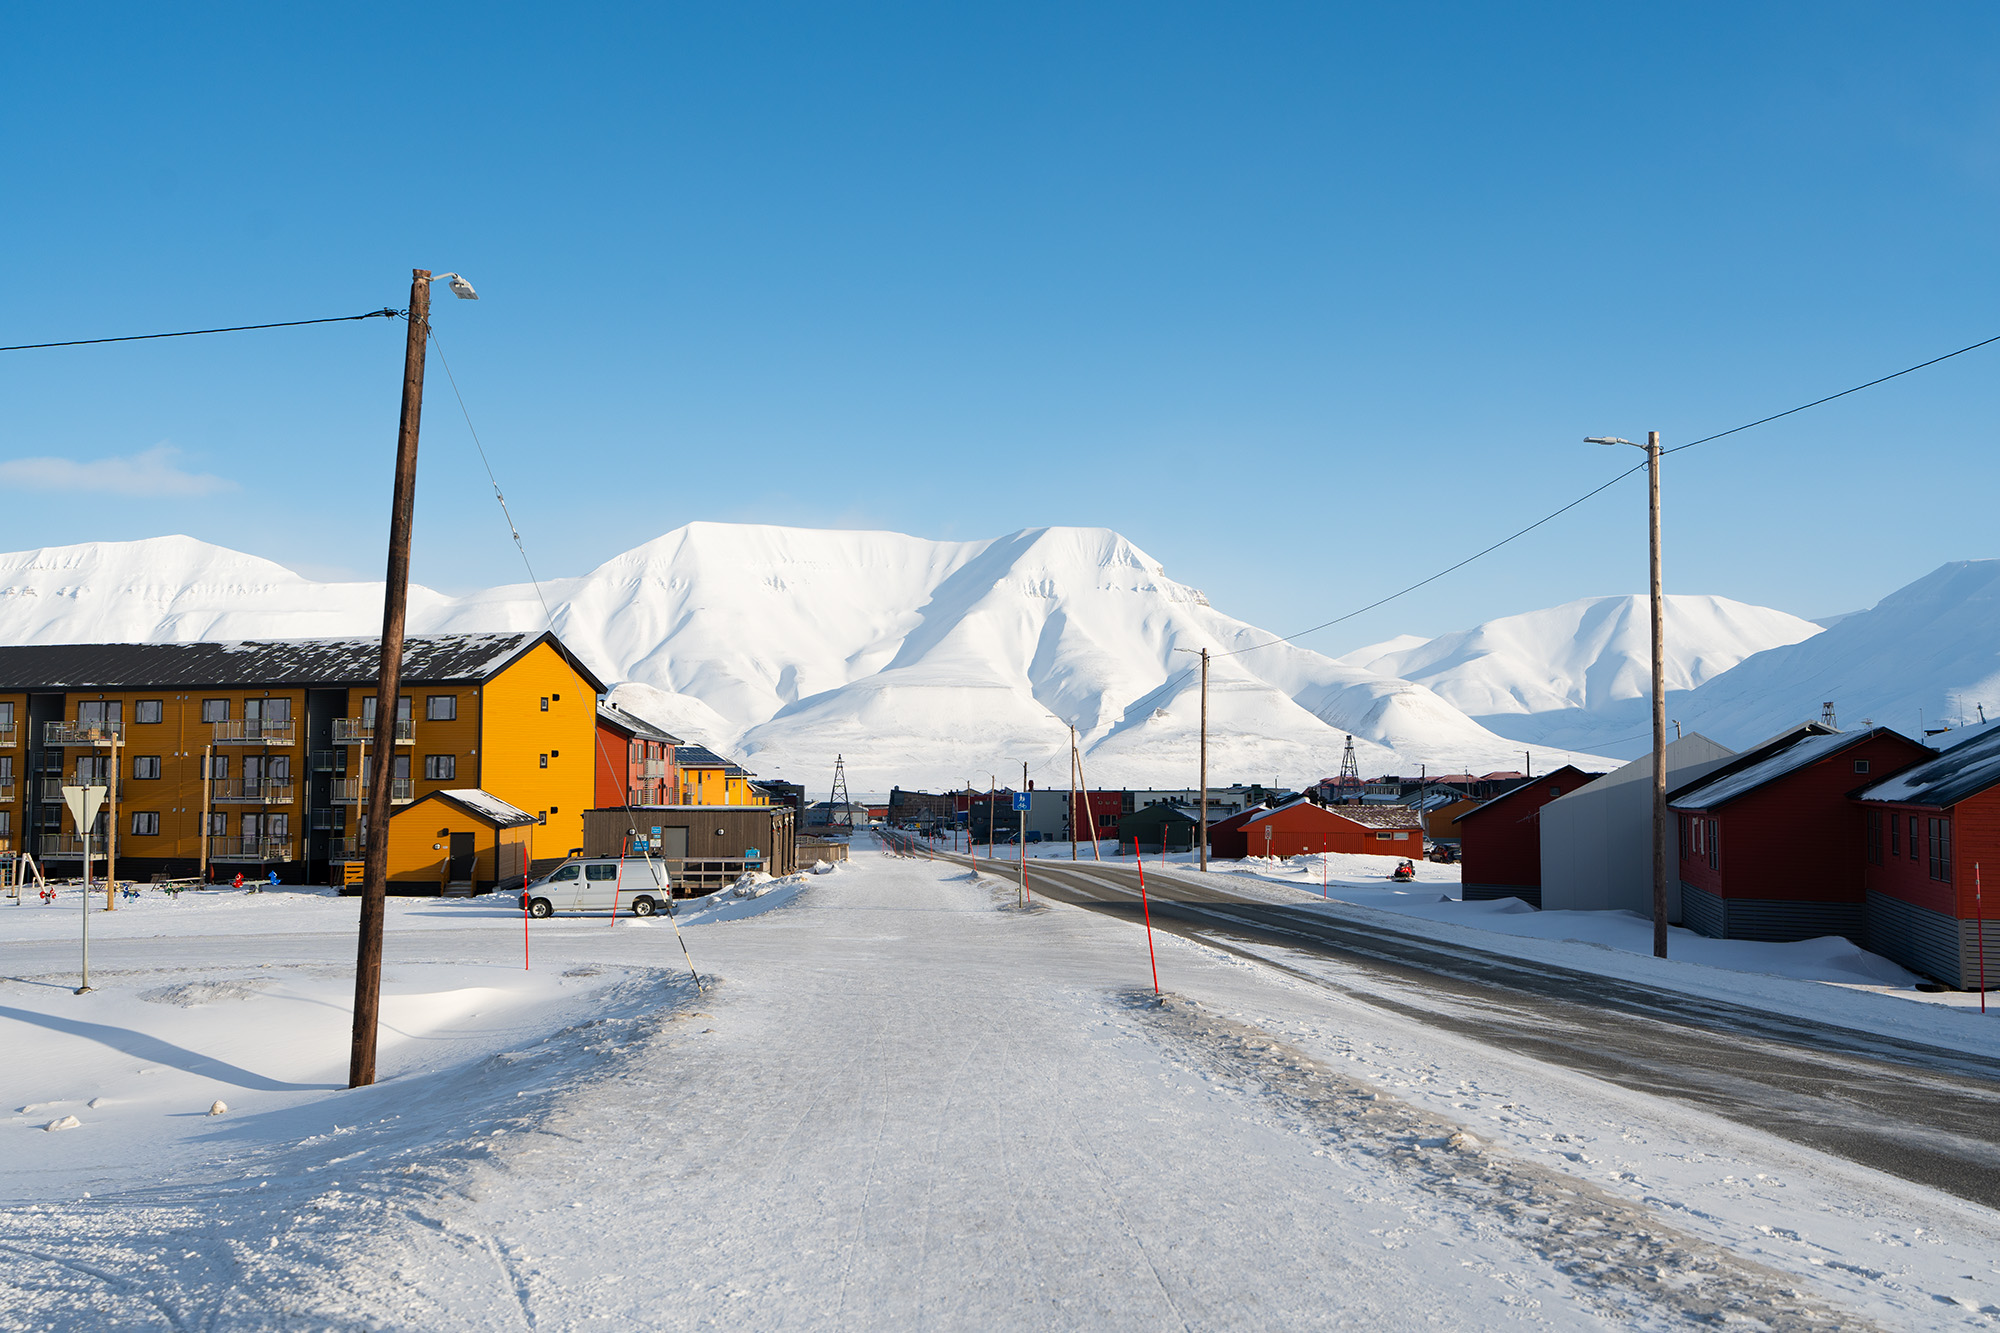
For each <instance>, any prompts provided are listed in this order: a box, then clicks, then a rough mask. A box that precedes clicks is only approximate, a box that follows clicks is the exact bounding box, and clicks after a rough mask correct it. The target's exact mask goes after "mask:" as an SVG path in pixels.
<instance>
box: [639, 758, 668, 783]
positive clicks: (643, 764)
mask: <svg viewBox="0 0 2000 1333" xmlns="http://www.w3.org/2000/svg"><path fill="white" fill-rule="evenodd" d="M666 775H667V761H666V760H664V759H642V760H640V761H639V776H640V777H642V778H663V777H665V776H666Z"/></svg>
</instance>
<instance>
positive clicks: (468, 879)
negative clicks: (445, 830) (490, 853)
mask: <svg viewBox="0 0 2000 1333" xmlns="http://www.w3.org/2000/svg"><path fill="white" fill-rule="evenodd" d="M478 864H479V835H478V834H476V833H454V834H452V835H451V882H452V883H454V884H470V883H472V871H473V867H475V866H476V865H478Z"/></svg>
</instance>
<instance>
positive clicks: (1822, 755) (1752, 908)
mask: <svg viewBox="0 0 2000 1333" xmlns="http://www.w3.org/2000/svg"><path fill="white" fill-rule="evenodd" d="M1934 753H1935V751H1933V750H1931V749H1930V748H1929V747H1927V746H1925V745H1922V744H1919V743H1918V742H1916V741H1913V740H1911V739H1910V738H1909V737H1907V736H1904V735H1900V734H1899V733H1897V732H1894V731H1891V730H1890V729H1889V728H1887V727H1870V728H1868V729H1867V730H1865V731H1828V730H1826V729H1825V728H1824V727H1820V726H1817V725H1815V726H1813V727H1811V728H1800V729H1798V730H1795V731H1791V732H1788V733H1786V734H1785V735H1784V736H1783V737H1781V738H1779V739H1778V740H1777V741H1775V742H1773V743H1770V744H1767V745H1762V746H1759V747H1757V748H1756V749H1754V750H1751V751H1749V752H1747V753H1745V754H1743V755H1740V756H1738V757H1737V758H1736V759H1733V760H1731V761H1730V762H1729V763H1728V764H1725V765H1724V766H1723V767H1721V768H1719V769H1717V770H1716V771H1715V772H1713V773H1711V774H1709V775H1708V776H1707V777H1705V778H1703V779H1701V780H1700V781H1699V782H1698V783H1696V784H1695V785H1693V786H1692V787H1688V788H1683V789H1682V790H1680V791H1676V792H1673V793H1670V804H1671V806H1672V808H1673V811H1674V812H1675V813H1676V814H1677V815H1678V821H1677V822H1678V824H1679V830H1678V840H1679V844H1680V889H1681V923H1682V924H1683V925H1686V926H1688V927H1689V928H1691V929H1693V930H1697V931H1700V932H1701V933H1702V934H1704V935H1709V936H1713V937H1714V938H1716V939H1726V940H1774V941H1784V940H1808V939H1815V938H1817V937H1819V936H1821V935H1844V936H1846V937H1847V938H1848V939H1850V940H1853V941H1855V942H1857V943H1859V942H1861V941H1863V940H1865V939H1866V938H1867V920H1866V917H1867V913H1866V910H1865V907H1866V901H1867V890H1866V886H1865V884H1864V882H1863V875H1862V866H1863V862H1864V855H1865V853H1864V848H1863V845H1862V838H1863V827H1862V820H1861V818H1860V817H1859V813H1858V812H1857V810H1856V809H1855V806H1854V803H1853V802H1852V801H1850V800H1849V799H1848V797H1849V794H1850V793H1852V792H1854V791H1856V790H1857V789H1858V788H1860V787H1862V786H1863V785H1865V784H1871V783H1873V782H1875V781H1877V780H1878V779H1880V778H1881V777H1882V776H1883V775H1885V774H1891V773H1895V772H1898V771H1900V770H1902V769H1905V768H1908V767H1909V766H1910V765H1911V764H1913V763H1915V762H1917V761H1918V760H1920V759H1928V758H1930V757H1931V756H1932V755H1933V754H1934Z"/></svg>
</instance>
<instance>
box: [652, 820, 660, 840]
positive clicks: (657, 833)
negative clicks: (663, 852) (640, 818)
mask: <svg viewBox="0 0 2000 1333" xmlns="http://www.w3.org/2000/svg"><path fill="white" fill-rule="evenodd" d="M659 840H660V826H659V825H658V824H655V825H653V841H654V842H658V841H659Z"/></svg>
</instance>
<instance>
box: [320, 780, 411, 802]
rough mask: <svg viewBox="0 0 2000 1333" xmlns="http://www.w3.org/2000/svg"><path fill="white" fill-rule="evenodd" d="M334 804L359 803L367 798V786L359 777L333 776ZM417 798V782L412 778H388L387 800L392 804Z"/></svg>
mask: <svg viewBox="0 0 2000 1333" xmlns="http://www.w3.org/2000/svg"><path fill="white" fill-rule="evenodd" d="M332 788H333V795H332V797H331V798H330V799H331V800H332V801H333V803H334V804H335V805H360V804H361V803H362V802H363V801H365V800H367V799H368V788H367V787H365V786H363V785H362V782H361V779H360V778H335V779H334V780H333V783H332ZM416 799H417V783H416V779H414V778H390V779H389V800H390V802H391V803H392V804H394V805H408V804H409V803H410V802H411V801H414V800H416Z"/></svg>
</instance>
